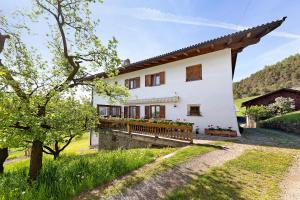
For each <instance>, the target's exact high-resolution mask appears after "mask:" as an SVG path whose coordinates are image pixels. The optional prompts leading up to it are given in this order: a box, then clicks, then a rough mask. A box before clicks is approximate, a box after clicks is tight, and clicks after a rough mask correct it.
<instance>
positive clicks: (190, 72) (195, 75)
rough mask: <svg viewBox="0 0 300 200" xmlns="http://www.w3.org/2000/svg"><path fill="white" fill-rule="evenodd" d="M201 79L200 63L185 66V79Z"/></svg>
mask: <svg viewBox="0 0 300 200" xmlns="http://www.w3.org/2000/svg"><path fill="white" fill-rule="evenodd" d="M196 80H202V65H201V64H198V65H193V66H189V67H186V81H187V82H188V81H196Z"/></svg>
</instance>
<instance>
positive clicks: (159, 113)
mask: <svg viewBox="0 0 300 200" xmlns="http://www.w3.org/2000/svg"><path fill="white" fill-rule="evenodd" d="M146 109H147V110H146ZM165 112H166V109H165V106H163V105H151V106H147V108H146V106H145V116H147V117H148V118H165V115H166V114H165Z"/></svg>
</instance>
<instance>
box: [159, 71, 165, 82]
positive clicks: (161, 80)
mask: <svg viewBox="0 0 300 200" xmlns="http://www.w3.org/2000/svg"><path fill="white" fill-rule="evenodd" d="M159 76H160V78H159V79H160V84H161V85H163V84H165V72H160V73H159Z"/></svg>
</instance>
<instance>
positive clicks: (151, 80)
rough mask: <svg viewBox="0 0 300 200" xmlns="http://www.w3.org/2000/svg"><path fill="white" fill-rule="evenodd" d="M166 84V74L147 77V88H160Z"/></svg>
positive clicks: (161, 73)
mask: <svg viewBox="0 0 300 200" xmlns="http://www.w3.org/2000/svg"><path fill="white" fill-rule="evenodd" d="M163 84H165V72H160V73H156V74H148V75H146V76H145V86H146V87H150V86H159V85H163Z"/></svg>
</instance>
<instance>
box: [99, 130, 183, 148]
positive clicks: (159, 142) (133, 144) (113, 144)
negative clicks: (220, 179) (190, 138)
mask: <svg viewBox="0 0 300 200" xmlns="http://www.w3.org/2000/svg"><path fill="white" fill-rule="evenodd" d="M98 144H99V145H98V149H100V150H114V149H119V148H121V149H132V148H147V147H180V146H186V145H188V144H189V143H187V142H181V141H176V140H170V139H164V138H155V137H153V136H146V135H140V134H130V135H129V134H128V133H126V132H120V131H109V130H107V131H101V132H98Z"/></svg>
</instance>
